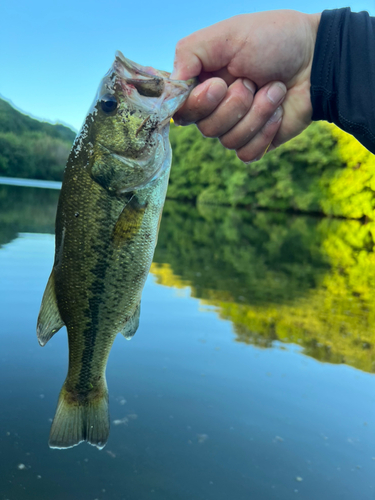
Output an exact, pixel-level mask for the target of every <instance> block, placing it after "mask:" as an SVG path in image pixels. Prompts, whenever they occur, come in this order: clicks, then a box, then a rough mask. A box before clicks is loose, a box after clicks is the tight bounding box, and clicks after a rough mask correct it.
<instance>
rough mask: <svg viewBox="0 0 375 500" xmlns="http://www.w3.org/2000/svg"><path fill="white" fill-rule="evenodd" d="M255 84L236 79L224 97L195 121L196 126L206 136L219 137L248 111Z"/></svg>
mask: <svg viewBox="0 0 375 500" xmlns="http://www.w3.org/2000/svg"><path fill="white" fill-rule="evenodd" d="M255 88H256V87H255V84H254V83H253V82H251V81H250V80H247V79H242V78H239V79H237V80H236V81H235V82H234V83H233V84H232V85H231V86H230V87H229V88H228V91H227V93H226V95H225V98H224V99H223V100H222V101H221V102H220V104H219V105H218V106H217V108H216V109H215V110H214V111H213V112H212V113H211V114H210V115H208V116H207V117H206V118H203V119H202V120H200V121H198V122H197V126H198V128H199V130H200V131H201V132H202V134H203V135H204V136H206V137H219V136H222V135H223V134H225V133H227V132H228V131H229V130H230V129H231V128H232V127H234V126H235V125H236V124H237V123H238V122H239V121H240V120H241V119H242V118H243V117H244V116H245V115H246V114H247V113H248V111H249V109H250V107H251V105H252V102H253V98H254V94H255Z"/></svg>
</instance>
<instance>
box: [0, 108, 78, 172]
mask: <svg viewBox="0 0 375 500" xmlns="http://www.w3.org/2000/svg"><path fill="white" fill-rule="evenodd" d="M74 137H75V133H74V132H73V131H72V130H70V129H69V128H68V127H65V126H64V125H60V124H58V125H52V124H50V123H46V122H41V121H38V120H35V119H33V118H31V117H29V116H26V115H24V114H22V113H20V112H19V111H17V110H16V109H14V108H13V107H12V106H11V105H10V104H9V103H7V102H6V101H4V100H2V99H0V176H6V177H24V178H32V179H49V180H62V174H63V171H64V167H65V163H66V160H67V158H68V155H69V151H70V149H71V146H72V142H73V140H74Z"/></svg>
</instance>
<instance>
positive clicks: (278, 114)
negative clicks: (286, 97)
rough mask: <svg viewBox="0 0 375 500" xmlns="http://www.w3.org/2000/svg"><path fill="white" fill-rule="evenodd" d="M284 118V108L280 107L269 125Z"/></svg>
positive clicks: (269, 121)
mask: <svg viewBox="0 0 375 500" xmlns="http://www.w3.org/2000/svg"><path fill="white" fill-rule="evenodd" d="M282 116H283V108H282V107H281V106H279V107H278V108H277V110H276V111H275V112H274V114H273V115H272V116H271V118H270V119H269V120H268V122H267V123H275V122H278V121H279V120H280V118H281V117H282Z"/></svg>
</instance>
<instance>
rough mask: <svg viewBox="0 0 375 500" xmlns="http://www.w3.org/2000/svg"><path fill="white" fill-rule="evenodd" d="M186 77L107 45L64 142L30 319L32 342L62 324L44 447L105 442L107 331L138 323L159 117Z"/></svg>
mask: <svg viewBox="0 0 375 500" xmlns="http://www.w3.org/2000/svg"><path fill="white" fill-rule="evenodd" d="M194 84H195V82H194V81H192V80H191V81H188V82H183V81H173V80H171V79H170V78H169V73H166V72H163V71H157V70H154V69H152V68H146V67H142V66H140V65H137V64H135V63H133V62H132V61H129V60H128V59H125V57H124V56H123V55H122V54H121V53H120V52H117V53H116V58H115V61H114V63H113V65H112V67H111V68H110V70H109V71H108V73H107V74H106V75H105V77H104V78H103V80H102V82H101V83H100V86H99V89H98V92H97V95H96V97H95V100H94V103H93V105H92V107H91V109H90V111H89V113H88V115H87V117H86V120H85V123H84V125H83V127H82V130H81V132H80V133H79V135H78V136H77V138H76V140H75V142H74V145H73V148H72V151H71V153H70V156H69V158H68V162H67V165H66V169H65V173H64V180H63V185H62V189H61V194H60V198H59V203H58V208H57V215H56V250H55V261H54V265H53V269H52V273H51V275H50V278H49V280H48V283H47V286H46V290H45V292H44V296H43V300H42V305H41V309H40V313H39V317H38V325H37V334H38V340H39V343H40V345H42V346H44V345H45V344H46V343H47V342H48V340H49V339H50V338H51V337H52V336H53V335H54V334H55V333H56V332H57V331H58V330H59V329H60V328H61V327H62V326H63V325H66V327H67V331H68V340H69V368H68V374H67V377H66V380H65V382H64V385H63V387H62V390H61V392H60V396H59V400H58V405H57V410H56V415H55V418H54V420H53V423H52V427H51V432H50V439H49V445H50V447H51V448H69V447H72V446H75V445H77V444H79V443H81V442H82V441H87V442H88V443H90V444H92V445H94V446H97V447H98V448H100V449H101V448H103V447H104V446H105V444H106V442H107V439H108V435H109V412H108V391H107V383H106V379H105V369H106V364H107V359H108V355H109V352H110V349H111V347H112V344H113V341H114V339H115V337H116V335H117V334H118V333H120V332H121V333H122V334H123V335H124V336H125V338H127V339H130V338H131V337H132V336H133V335H134V333H135V332H136V330H137V328H138V323H139V313H140V303H141V293H142V289H143V286H144V284H145V281H146V278H147V274H148V272H149V269H150V266H151V262H152V258H153V254H154V249H155V246H156V240H157V234H158V230H159V224H160V219H161V214H162V209H163V205H164V201H165V196H166V191H167V184H168V178H169V171H170V166H171V147H170V143H169V138H168V132H169V123H170V119H171V116H172V115H173V114H174V113H175V111H176V110H177V109H178V108H179V107H180V106H181V105H182V104H183V102H184V101H185V99H186V98H187V96H188V94H189V92H190V90H191V89H192V88H193V86H194Z"/></svg>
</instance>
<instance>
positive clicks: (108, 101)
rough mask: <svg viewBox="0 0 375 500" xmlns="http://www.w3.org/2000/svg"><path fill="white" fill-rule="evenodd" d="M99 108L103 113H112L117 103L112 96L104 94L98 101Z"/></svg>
mask: <svg viewBox="0 0 375 500" xmlns="http://www.w3.org/2000/svg"><path fill="white" fill-rule="evenodd" d="M100 106H101V108H102V110H103V111H104V113H112V112H113V111H115V110H116V109H117V106H118V102H117V99H116V97H115V96H114V95H113V94H105V95H103V97H102V98H101V100H100Z"/></svg>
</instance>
